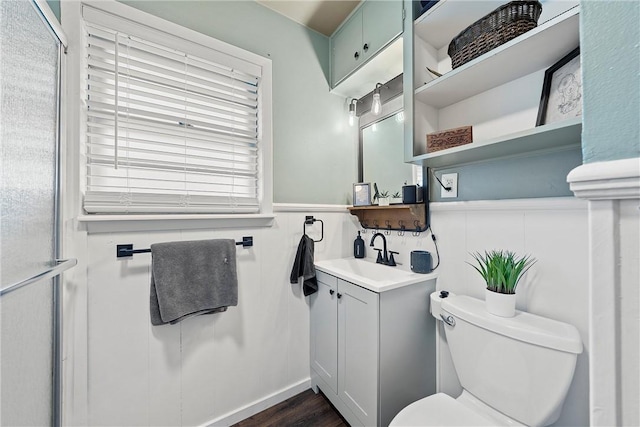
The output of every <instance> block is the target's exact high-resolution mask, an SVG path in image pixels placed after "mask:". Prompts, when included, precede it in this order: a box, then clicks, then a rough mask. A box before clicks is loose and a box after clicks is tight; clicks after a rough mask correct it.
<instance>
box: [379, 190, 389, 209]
mask: <svg viewBox="0 0 640 427" xmlns="http://www.w3.org/2000/svg"><path fill="white" fill-rule="evenodd" d="M378 206H389V192H388V191H381V192H380V194H378Z"/></svg>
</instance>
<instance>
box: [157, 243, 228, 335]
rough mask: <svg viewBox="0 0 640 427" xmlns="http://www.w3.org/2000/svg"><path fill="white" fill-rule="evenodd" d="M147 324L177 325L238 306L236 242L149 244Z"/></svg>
mask: <svg viewBox="0 0 640 427" xmlns="http://www.w3.org/2000/svg"><path fill="white" fill-rule="evenodd" d="M150 302H151V324H152V325H163V324H166V323H171V324H173V323H177V322H179V321H181V320H184V319H185V318H187V317H190V316H194V315H197V314H209V313H215V312H218V311H225V310H226V309H227V307H229V306H235V305H238V276H237V273H236V242H235V241H234V240H231V239H218V240H194V241H188V242H169V243H156V244H153V245H151V295H150Z"/></svg>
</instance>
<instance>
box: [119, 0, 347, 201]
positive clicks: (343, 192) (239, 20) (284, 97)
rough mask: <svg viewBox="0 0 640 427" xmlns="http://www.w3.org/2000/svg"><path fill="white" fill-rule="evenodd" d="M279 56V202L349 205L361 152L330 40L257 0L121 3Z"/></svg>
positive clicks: (276, 183) (275, 149)
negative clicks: (334, 89) (332, 85)
mask: <svg viewBox="0 0 640 427" xmlns="http://www.w3.org/2000/svg"><path fill="white" fill-rule="evenodd" d="M122 3H125V4H128V5H130V6H133V7H135V8H137V9H140V10H143V11H145V12H148V13H150V14H153V15H156V16H159V17H161V18H164V19H166V20H168V21H172V22H174V23H176V24H179V25H182V26H184V27H187V28H190V29H192V30H195V31H198V32H201V33H204V34H206V35H209V36H211V37H214V38H216V39H219V40H222V41H225V42H227V43H230V44H232V45H235V46H238V47H241V48H243V49H245V50H248V51H250V52H254V53H256V54H258V55H262V56H265V57H268V58H271V60H272V61H273V165H274V202H276V203H326V204H346V203H350V200H351V194H350V193H351V188H352V183H353V182H355V181H356V178H357V170H356V167H357V165H356V150H357V145H356V143H355V142H354V138H355V137H354V135H353V131H352V130H351V129H349V127H348V122H347V114H346V103H345V99H344V98H342V97H339V96H335V95H331V94H330V93H329V84H328V75H329V71H328V70H329V39H328V38H327V37H325V36H323V35H321V34H319V33H316V32H314V31H311V30H309V29H307V28H305V27H303V26H302V25H299V24H297V23H295V22H293V21H291V20H289V19H287V18H285V17H283V16H282V15H279V14H277V13H275V12H273V11H272V10H270V9H268V8H266V7H264V6H261V5H259V4H258V3H256V2H253V1H184V0H183V1H122Z"/></svg>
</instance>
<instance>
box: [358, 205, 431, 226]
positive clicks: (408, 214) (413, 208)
mask: <svg viewBox="0 0 640 427" xmlns="http://www.w3.org/2000/svg"><path fill="white" fill-rule="evenodd" d="M347 209H349V212H350V213H351V215H355V216H357V217H358V220H359V221H360V225H361V226H362V227H363V228H370V229H379V230H380V231H384V230H402V226H404V227H405V228H404V230H405V231H407V232H412V231H424V230H426V228H427V215H426V209H427V206H426V204H425V203H417V204H410V205H390V206H377V205H372V206H353V207H349V208H347Z"/></svg>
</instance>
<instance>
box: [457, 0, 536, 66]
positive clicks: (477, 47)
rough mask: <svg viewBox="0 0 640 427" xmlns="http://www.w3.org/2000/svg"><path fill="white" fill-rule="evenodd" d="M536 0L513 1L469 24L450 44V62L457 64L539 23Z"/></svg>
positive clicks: (475, 56)
mask: <svg viewBox="0 0 640 427" xmlns="http://www.w3.org/2000/svg"><path fill="white" fill-rule="evenodd" d="M540 13H542V5H541V4H540V2H539V1H512V2H510V3H507V4H505V5H502V6H500V7H499V8H497V9H496V10H494V11H493V12H491V13H490V14H488V15H486V16H485V17H484V18H481V19H479V20H477V21H476V22H474V23H473V24H471V25H470V26H468V27H467V28H466V29H465V30H463V31H462V32H461V33H460V34H458V35H457V36H456V37H455V38H454V39H453V40H451V43H450V44H449V51H448V53H449V56H450V57H451V65H452V67H453V68H457V67H459V66H461V65H463V64H465V63H467V62H469V61H471V60H472V59H474V58H477V57H478V56H480V55H482V54H484V53H486V52H488V51H490V50H491V49H495V48H496V47H498V46H500V45H501V44H503V43H506V42H508V41H509V40H511V39H513V38H515V37H518V36H519V35H520V34H524V33H526V32H527V31H529V30H531V29H533V28H535V27H536V25H538V18H540Z"/></svg>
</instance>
